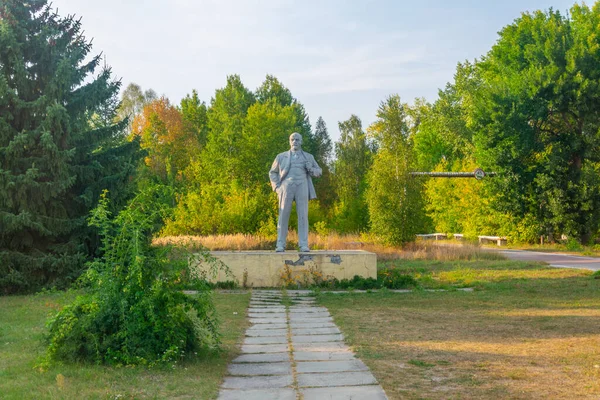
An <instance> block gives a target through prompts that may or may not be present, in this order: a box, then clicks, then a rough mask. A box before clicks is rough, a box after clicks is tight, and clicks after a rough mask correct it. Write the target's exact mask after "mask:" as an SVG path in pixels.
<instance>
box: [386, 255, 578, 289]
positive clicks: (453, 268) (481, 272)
mask: <svg viewBox="0 0 600 400" xmlns="http://www.w3.org/2000/svg"><path fill="white" fill-rule="evenodd" d="M383 268H392V269H398V270H400V271H401V272H402V273H405V274H409V275H411V276H413V277H414V278H415V279H416V281H417V282H418V284H419V286H420V287H421V288H423V289H456V288H465V287H472V288H475V289H486V288H496V289H499V288H501V287H502V285H503V282H508V283H509V287H512V286H511V285H512V283H514V282H515V281H519V280H529V279H557V278H560V277H569V276H572V275H573V271H569V270H567V269H556V268H549V267H545V266H544V264H543V263H537V262H524V261H510V260H460V261H437V260H392V261H385V262H380V263H379V264H378V270H381V269H383ZM582 273H583V274H586V275H589V274H588V273H587V272H580V273H578V274H582Z"/></svg>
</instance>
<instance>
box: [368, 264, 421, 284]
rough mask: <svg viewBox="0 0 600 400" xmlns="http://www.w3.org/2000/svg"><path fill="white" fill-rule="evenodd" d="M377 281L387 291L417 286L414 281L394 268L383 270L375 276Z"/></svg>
mask: <svg viewBox="0 0 600 400" xmlns="http://www.w3.org/2000/svg"><path fill="white" fill-rule="evenodd" d="M377 279H378V281H380V282H381V284H382V286H383V287H386V288H388V289H406V288H411V287H416V286H417V285H418V283H417V281H416V279H415V278H414V277H413V276H412V275H409V274H405V273H402V271H400V270H398V269H395V268H384V269H382V270H381V271H379V272H378V274H377Z"/></svg>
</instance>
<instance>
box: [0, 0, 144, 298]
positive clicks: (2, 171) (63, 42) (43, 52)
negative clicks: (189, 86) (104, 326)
mask: <svg viewBox="0 0 600 400" xmlns="http://www.w3.org/2000/svg"><path fill="white" fill-rule="evenodd" d="M90 51H91V43H90V42H89V41H86V39H85V38H84V37H83V33H82V26H81V22H80V20H77V19H75V18H74V16H68V17H66V18H61V17H59V16H58V15H57V14H56V13H55V12H54V11H53V10H52V9H51V7H50V5H48V4H47V1H46V0H30V1H27V2H23V1H18V0H3V1H2V2H1V3H0V292H4V293H11V292H17V291H28V290H35V289H37V288H39V287H41V286H44V285H57V286H62V285H64V284H66V283H68V282H69V281H70V280H72V279H74V278H75V277H76V276H77V275H78V274H79V272H80V271H81V269H82V266H83V263H84V260H85V259H86V258H87V257H88V256H89V255H91V254H92V253H93V252H94V251H95V248H96V246H95V241H94V240H93V236H92V235H91V234H90V232H89V231H88V228H87V224H86V217H87V215H88V212H89V210H90V209H91V208H92V207H93V206H94V205H95V203H96V202H97V199H98V197H99V193H100V191H101V190H102V189H104V188H108V189H109V190H111V193H115V194H117V193H118V194H120V196H123V195H124V193H125V191H123V190H122V188H123V185H124V183H125V182H127V181H128V180H129V178H130V176H131V173H132V172H133V171H134V167H135V166H134V164H135V158H136V155H137V149H138V148H139V145H138V143H137V142H130V143H127V142H125V141H124V138H123V136H122V135H120V131H121V130H122V128H123V125H124V124H126V123H127V121H124V122H123V123H121V124H117V125H114V124H113V123H112V122H111V121H112V120H113V118H114V115H115V114H114V112H115V107H116V106H117V104H116V101H115V97H116V95H117V93H118V90H119V85H120V84H119V82H115V81H114V80H113V79H112V78H111V71H110V69H108V68H106V67H105V68H103V69H101V68H99V67H100V62H101V58H100V56H95V57H88V55H89V53H90ZM99 69H101V71H99V72H96V71H97V70H99ZM120 200H121V201H122V200H124V199H123V198H121V199H120ZM120 200H119V199H117V204H118V203H119V202H120Z"/></svg>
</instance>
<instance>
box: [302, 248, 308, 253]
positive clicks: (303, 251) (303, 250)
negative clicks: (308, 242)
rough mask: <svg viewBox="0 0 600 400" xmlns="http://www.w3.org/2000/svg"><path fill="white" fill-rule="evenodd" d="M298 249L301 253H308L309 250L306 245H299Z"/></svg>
mask: <svg viewBox="0 0 600 400" xmlns="http://www.w3.org/2000/svg"><path fill="white" fill-rule="evenodd" d="M300 251H301V252H302V253H308V252H309V251H310V249H309V248H308V247H300Z"/></svg>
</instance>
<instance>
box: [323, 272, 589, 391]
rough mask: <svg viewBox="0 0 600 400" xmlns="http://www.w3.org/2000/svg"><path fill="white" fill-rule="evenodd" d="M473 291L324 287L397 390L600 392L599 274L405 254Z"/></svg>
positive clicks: (343, 323)
mask: <svg viewBox="0 0 600 400" xmlns="http://www.w3.org/2000/svg"><path fill="white" fill-rule="evenodd" d="M396 264H397V265H395V267H396V268H400V269H404V270H405V271H406V272H408V273H411V274H413V275H414V276H417V278H418V274H421V275H422V276H429V277H432V278H431V281H432V282H434V283H436V282H444V284H448V285H455V284H456V285H462V284H474V285H475V286H476V287H477V288H478V289H480V290H475V291H474V292H459V291H447V292H426V291H418V290H417V291H414V292H413V293H408V294H398V293H390V292H386V291H385V290H384V291H379V292H377V293H364V294H342V295H334V294H319V296H318V299H319V302H320V304H322V305H324V306H326V307H328V309H329V311H330V312H331V313H332V315H333V317H334V319H335V322H336V323H337V324H338V325H339V326H340V328H341V329H342V331H343V332H344V334H345V336H346V340H347V342H348V344H350V345H351V346H352V347H353V348H354V349H355V350H356V351H357V353H358V355H359V357H361V358H362V359H363V360H364V361H365V362H366V363H367V364H368V365H369V367H370V368H371V369H372V371H373V373H374V374H375V376H376V377H377V379H378V380H379V382H380V383H381V384H382V386H383V387H384V389H385V391H386V393H387V394H388V396H389V398H390V399H424V398H427V399H467V398H468V399H490V398H499V399H550V398H551V399H574V398H577V399H588V398H589V399H596V398H598V396H599V395H600V346H599V345H598V343H600V331H599V330H598V326H600V296H599V295H598V293H599V290H600V280H597V279H593V278H592V277H591V272H590V271H583V270H573V269H556V268H548V267H544V266H543V265H539V264H523V263H515V262H507V261H480V262H460V263H457V262H432V261H403V262H400V261H397V262H396Z"/></svg>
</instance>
